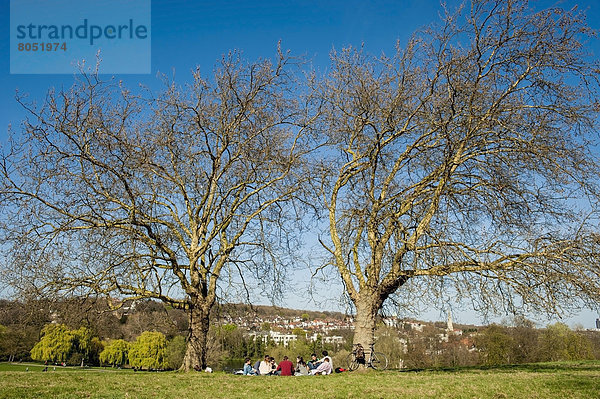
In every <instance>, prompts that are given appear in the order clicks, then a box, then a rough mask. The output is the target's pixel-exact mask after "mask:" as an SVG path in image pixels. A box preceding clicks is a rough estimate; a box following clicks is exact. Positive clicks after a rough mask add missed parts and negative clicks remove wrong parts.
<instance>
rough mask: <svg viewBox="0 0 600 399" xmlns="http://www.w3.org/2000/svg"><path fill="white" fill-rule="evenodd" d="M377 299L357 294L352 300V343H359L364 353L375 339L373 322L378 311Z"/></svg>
mask: <svg viewBox="0 0 600 399" xmlns="http://www.w3.org/2000/svg"><path fill="white" fill-rule="evenodd" d="M378 303H379V301H377V300H376V299H374V298H372V297H371V296H367V295H364V296H359V297H358V299H357V300H356V301H355V302H354V306H356V319H355V320H354V343H355V344H361V345H362V346H363V348H364V349H365V353H368V352H369V351H370V346H371V344H372V343H373V342H374V340H375V323H376V318H377V312H378V311H379V306H378Z"/></svg>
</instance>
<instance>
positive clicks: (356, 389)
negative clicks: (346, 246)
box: [0, 361, 600, 399]
mask: <svg viewBox="0 0 600 399" xmlns="http://www.w3.org/2000/svg"><path fill="white" fill-rule="evenodd" d="M27 368H29V370H28V371H26V369H27ZM42 369H43V366H40V365H34V364H29V365H25V364H18V365H14V364H7V363H2V364H0V398H174V399H185V398H269V399H275V398H277V399H279V398H305V399H308V398H528V399H529V398H561V399H567V398H600V362H597V361H596V362H570V363H543V364H531V365H520V366H507V367H500V368H490V369H482V368H471V369H457V370H442V371H431V370H430V371H427V370H425V371H403V372H399V371H386V372H352V373H341V374H336V375H331V376H315V377H246V376H235V375H231V374H224V373H213V374H207V373H177V372H161V373H151V372H137V373H134V372H133V371H131V370H112V369H98V368H96V369H83V370H82V369H78V368H68V367H67V368H62V367H56V371H54V369H53V367H49V371H48V372H46V373H44V372H42Z"/></svg>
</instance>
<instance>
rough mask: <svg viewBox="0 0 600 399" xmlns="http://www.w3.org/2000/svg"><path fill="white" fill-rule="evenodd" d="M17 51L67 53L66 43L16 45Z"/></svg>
mask: <svg viewBox="0 0 600 399" xmlns="http://www.w3.org/2000/svg"><path fill="white" fill-rule="evenodd" d="M17 49H18V50H19V51H67V43H66V42H62V43H28V42H21V43H19V44H18V46H17Z"/></svg>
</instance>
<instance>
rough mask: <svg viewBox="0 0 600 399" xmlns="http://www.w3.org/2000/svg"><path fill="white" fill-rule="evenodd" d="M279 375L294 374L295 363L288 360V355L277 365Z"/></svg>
mask: <svg viewBox="0 0 600 399" xmlns="http://www.w3.org/2000/svg"><path fill="white" fill-rule="evenodd" d="M277 371H278V373H277V374H279V375H294V363H292V362H290V361H289V360H288V357H287V356H284V357H283V360H282V361H281V362H280V363H279V366H277Z"/></svg>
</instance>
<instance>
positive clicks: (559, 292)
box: [315, 0, 600, 345]
mask: <svg viewBox="0 0 600 399" xmlns="http://www.w3.org/2000/svg"><path fill="white" fill-rule="evenodd" d="M592 33H593V32H591V30H590V29H589V28H588V27H587V26H586V25H585V19H584V16H583V15H581V14H579V13H578V12H577V10H571V11H564V10H561V9H550V10H544V11H538V12H534V11H531V10H529V9H528V8H527V2H524V1H519V0H511V1H504V0H502V1H500V0H497V1H472V2H471V4H470V7H469V6H467V7H465V8H462V9H460V10H458V11H457V12H452V13H446V15H445V18H444V19H443V21H442V22H441V24H438V25H437V26H432V27H430V28H427V29H425V30H423V31H420V32H418V33H417V34H415V35H414V36H413V38H412V39H411V40H410V41H409V42H408V43H407V45H406V46H405V47H400V46H398V47H397V52H396V53H395V55H394V56H393V57H390V58H387V57H385V56H382V57H374V56H370V55H369V54H366V53H365V52H363V51H362V50H357V49H352V48H349V49H345V50H343V51H341V52H334V53H333V54H332V66H331V68H330V70H331V71H330V72H329V74H328V75H327V76H326V77H325V78H324V80H323V81H322V82H321V83H320V84H316V85H315V88H316V90H318V92H319V96H320V98H321V101H322V103H323V107H322V115H321V117H320V119H319V125H318V127H319V129H320V130H321V131H323V132H326V134H327V139H328V142H329V147H328V148H329V150H328V152H324V153H323V163H322V171H323V173H322V174H321V176H322V178H321V180H320V187H321V188H320V193H321V198H322V201H323V203H324V209H326V211H327V212H326V214H327V216H328V221H329V224H328V238H327V239H322V243H323V245H324V246H325V247H326V249H327V250H328V252H329V254H330V256H331V261H330V263H329V265H331V266H333V267H334V268H336V269H337V271H338V272H339V275H340V276H341V279H342V281H343V284H344V287H345V290H346V293H347V296H348V297H349V299H350V301H351V303H352V304H353V307H354V308H355V312H356V317H355V327H356V331H355V338H354V341H355V342H360V343H362V344H363V345H365V344H370V343H371V342H373V335H374V329H375V321H376V316H377V314H378V312H379V311H380V310H381V309H382V307H383V306H384V304H386V301H387V303H389V301H390V300H398V301H402V300H404V301H405V304H406V302H410V303H413V304H414V303H415V301H420V300H422V301H424V302H425V303H430V302H429V301H430V300H435V299H436V298H437V297H439V296H440V295H444V297H445V298H453V299H463V300H468V301H472V303H473V304H474V305H475V307H476V308H477V309H478V310H481V311H519V310H523V309H527V310H542V311H550V312H560V311H562V310H565V309H566V310H568V309H569V308H570V307H577V306H580V305H582V304H587V305H591V306H597V304H598V300H599V299H600V267H599V259H598V254H599V253H600V252H598V250H599V249H600V248H599V245H598V244H600V235H598V229H597V222H598V219H597V215H596V213H595V208H594V206H595V204H596V202H597V199H598V197H597V194H598V191H597V189H598V177H599V175H598V172H599V167H598V165H600V164H599V163H598V158H597V153H595V152H594V144H596V143H597V142H596V141H595V140H596V138H597V136H596V135H595V133H596V132H595V131H594V129H595V128H596V126H595V124H596V122H597V119H596V118H597V116H598V110H599V103H598V71H599V69H598V64H597V63H594V62H593V61H590V55H589V54H587V51H586V46H585V41H586V40H587V39H589V38H590V37H591V36H592ZM411 301H412V302H411Z"/></svg>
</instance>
